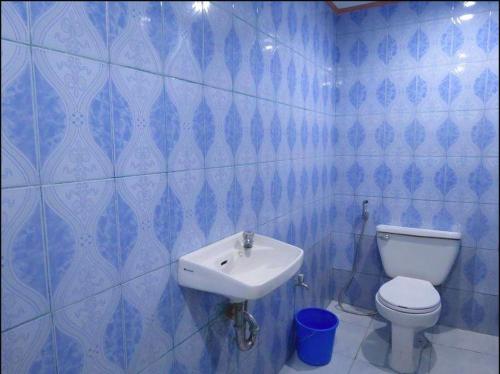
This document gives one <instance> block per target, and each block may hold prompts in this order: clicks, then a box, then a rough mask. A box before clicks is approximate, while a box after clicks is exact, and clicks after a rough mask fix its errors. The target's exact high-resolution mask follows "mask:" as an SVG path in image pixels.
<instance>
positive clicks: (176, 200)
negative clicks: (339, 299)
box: [168, 170, 207, 260]
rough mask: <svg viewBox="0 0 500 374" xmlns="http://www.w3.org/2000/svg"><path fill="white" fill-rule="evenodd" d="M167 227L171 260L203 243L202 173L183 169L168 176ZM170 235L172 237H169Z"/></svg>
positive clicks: (204, 237) (204, 240)
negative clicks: (168, 229) (169, 228)
mask: <svg viewBox="0 0 500 374" xmlns="http://www.w3.org/2000/svg"><path fill="white" fill-rule="evenodd" d="M168 186H169V191H168V199H169V206H170V207H169V209H168V226H169V227H171V228H172V229H171V231H170V235H171V237H170V245H171V246H172V249H171V250H170V251H171V254H172V260H176V259H178V258H179V257H180V256H182V255H184V254H186V253H189V252H192V251H194V250H195V249H197V248H200V247H202V246H203V245H204V244H205V243H206V235H205V233H204V230H205V228H206V227H207V226H206V224H205V214H204V201H205V200H204V199H203V196H204V190H205V186H204V172H203V170H194V171H183V172H176V173H171V174H169V177H168ZM172 234H174V236H172Z"/></svg>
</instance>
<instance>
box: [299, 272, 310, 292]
mask: <svg viewBox="0 0 500 374" xmlns="http://www.w3.org/2000/svg"><path fill="white" fill-rule="evenodd" d="M296 286H297V287H304V288H305V289H309V286H308V285H307V284H306V283H304V274H302V273H301V274H298V275H297V284H296Z"/></svg>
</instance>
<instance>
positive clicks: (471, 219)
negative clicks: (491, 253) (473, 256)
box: [449, 202, 498, 249]
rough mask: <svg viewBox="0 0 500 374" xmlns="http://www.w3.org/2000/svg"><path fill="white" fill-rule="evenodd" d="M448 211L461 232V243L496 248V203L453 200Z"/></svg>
mask: <svg viewBox="0 0 500 374" xmlns="http://www.w3.org/2000/svg"><path fill="white" fill-rule="evenodd" d="M449 206H450V208H449V211H450V213H451V215H452V216H453V217H455V220H456V225H457V226H456V227H457V229H458V230H460V231H461V232H462V235H463V236H462V245H465V246H469V247H478V248H484V249H497V248H498V205H497V204H476V203H464V202H455V203H450V204H449Z"/></svg>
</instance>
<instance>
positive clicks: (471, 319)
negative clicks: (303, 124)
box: [333, 1, 499, 335]
mask: <svg viewBox="0 0 500 374" xmlns="http://www.w3.org/2000/svg"><path fill="white" fill-rule="evenodd" d="M336 35H337V40H336V56H337V57H336V58H337V61H335V62H336V76H337V81H336V86H337V90H338V96H336V97H337V102H336V106H335V109H336V113H335V115H336V119H335V127H336V132H337V134H338V137H337V138H336V139H337V141H336V143H335V144H334V147H333V149H334V155H335V163H334V165H335V167H336V170H337V176H338V178H337V179H336V185H335V187H334V191H335V206H336V209H337V212H338V214H337V219H336V221H335V224H334V231H335V236H334V237H335V240H334V243H335V246H336V254H335V259H334V267H335V270H334V271H333V274H334V279H335V282H334V283H335V289H336V291H335V297H337V295H338V290H339V289H340V287H341V286H342V284H345V283H344V282H345V281H346V279H347V276H348V274H349V272H350V270H351V269H352V259H353V246H354V238H355V239H356V240H357V239H358V236H357V235H359V234H360V230H361V227H362V226H361V221H360V214H361V206H360V204H361V201H362V200H363V199H368V200H369V210H370V213H371V215H370V219H369V221H368V223H367V225H366V229H365V232H364V235H363V237H362V240H361V251H360V256H359V268H358V273H357V275H356V278H355V282H354V284H353V286H352V287H351V289H350V293H349V295H348V298H347V301H348V302H351V303H354V304H358V305H361V306H365V307H369V308H374V294H375V293H376V291H377V290H378V287H379V286H380V284H381V283H383V282H385V281H386V280H387V279H385V277H384V276H383V270H382V267H381V263H380V259H379V255H378V250H377V246H376V240H375V237H374V234H375V226H376V224H379V223H387V224H393V225H401V226H410V227H425V228H434V229H440V230H458V231H460V232H462V235H463V240H462V247H461V250H460V255H459V257H458V259H457V262H456V263H455V266H454V269H453V270H452V273H451V275H450V276H449V278H448V280H447V281H446V282H445V283H444V284H443V285H442V286H441V287H440V293H441V297H442V303H443V310H442V313H441V320H440V323H442V324H445V325H451V326H457V327H459V328H465V329H471V330H475V331H479V332H484V333H488V334H496V335H497V334H498V166H499V164H498V155H499V154H498V3H496V2H473V1H466V2H423V1H419V2H398V3H395V4H390V5H386V6H383V7H378V8H371V9H368V10H362V11H358V12H354V13H351V14H346V15H342V16H340V17H339V19H338V22H337V28H336ZM429 260H430V261H432V259H429Z"/></svg>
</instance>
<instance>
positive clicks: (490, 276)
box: [474, 249, 498, 296]
mask: <svg viewBox="0 0 500 374" xmlns="http://www.w3.org/2000/svg"><path fill="white" fill-rule="evenodd" d="M474 291H475V292H481V293H485V294H489V295H496V296H498V251H495V250H487V249H478V250H477V251H476V259H475V263H474Z"/></svg>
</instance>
